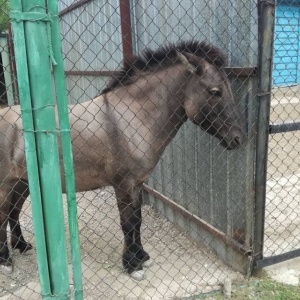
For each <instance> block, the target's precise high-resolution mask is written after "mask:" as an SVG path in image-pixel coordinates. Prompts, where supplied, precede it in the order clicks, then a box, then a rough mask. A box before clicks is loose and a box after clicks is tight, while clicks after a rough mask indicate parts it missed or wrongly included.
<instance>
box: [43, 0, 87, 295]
mask: <svg viewBox="0 0 300 300" xmlns="http://www.w3.org/2000/svg"><path fill="white" fill-rule="evenodd" d="M47 2H48V12H49V14H51V16H52V27H51V37H52V42H53V55H54V58H55V60H56V62H57V64H56V65H54V66H53V73H54V82H55V90H56V101H57V109H58V115H59V124H60V133H61V144H62V154H63V161H64V171H65V184H66V193H67V199H68V215H69V230H70V243H71V255H72V267H73V280H74V296H75V299H76V300H81V299H83V285H82V275H81V274H82V272H81V259H80V246H79V234H78V225H77V203H76V191H75V178H74V166H73V153H72V145H71V136H70V124H69V118H68V107H67V95H66V84H65V74H64V68H63V66H64V63H63V57H62V49H61V39H60V27H59V19H58V6H57V1H53V0H48V1H47Z"/></svg>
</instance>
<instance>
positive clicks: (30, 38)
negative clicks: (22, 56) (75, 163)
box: [11, 0, 69, 300]
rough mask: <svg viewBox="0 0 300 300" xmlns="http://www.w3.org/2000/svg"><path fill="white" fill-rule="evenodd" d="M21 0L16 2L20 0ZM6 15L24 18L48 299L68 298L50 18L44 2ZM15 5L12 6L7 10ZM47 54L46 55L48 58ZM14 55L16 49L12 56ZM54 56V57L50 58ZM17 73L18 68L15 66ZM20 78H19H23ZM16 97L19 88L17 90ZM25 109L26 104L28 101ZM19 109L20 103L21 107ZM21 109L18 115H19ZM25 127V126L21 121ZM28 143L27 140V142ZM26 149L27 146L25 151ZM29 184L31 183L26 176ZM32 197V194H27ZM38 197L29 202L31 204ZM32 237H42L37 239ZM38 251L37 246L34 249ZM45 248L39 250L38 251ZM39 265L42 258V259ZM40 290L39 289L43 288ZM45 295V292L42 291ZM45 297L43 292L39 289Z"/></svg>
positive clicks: (31, 3) (28, 3)
mask: <svg viewBox="0 0 300 300" xmlns="http://www.w3.org/2000/svg"><path fill="white" fill-rule="evenodd" d="M19 3H20V2H19ZM21 4H22V5H19V6H18V7H16V10H15V11H12V12H11V14H12V15H13V16H14V19H15V22H22V23H23V22H24V33H25V34H24V37H25V40H23V41H21V42H23V43H24V42H25V46H26V53H27V65H28V77H29V86H30V97H26V100H27V101H31V109H32V117H33V122H32V123H33V128H26V127H25V128H24V131H25V132H26V131H29V130H32V132H33V133H34V137H35V142H36V150H35V151H36V153H37V163H38V171H39V180H40V181H39V183H40V189H41V200H42V209H43V222H44V229H45V234H44V235H43V237H44V238H45V241H44V243H45V245H46V252H47V262H48V276H49V285H50V289H51V299H60V300H63V299H69V276H68V261H67V252H66V240H65V229H64V217H63V206H62V187H61V177H60V162H59V152H58V142H57V132H56V118H55V105H54V97H53V93H52V88H53V87H52V74H51V64H50V58H51V53H52V51H51V49H52V43H51V36H50V32H49V30H48V29H49V26H50V24H49V21H50V20H49V16H48V15H47V14H46V7H45V1H44V0H32V1H26V0H23V1H22V2H21ZM12 9H14V8H12ZM49 54H50V58H49ZM17 55H18V54H17V53H16V56H17ZM52 60H53V57H52ZM18 71H19V70H18ZM18 76H19V80H18V81H19V82H22V80H23V78H22V77H20V74H18ZM20 97H22V96H21V91H20ZM28 107H30V105H28ZM22 108H23V107H22ZM24 113H26V112H24V111H23V110H22V116H23V115H24ZM25 125H26V124H25ZM26 144H28V142H26ZM27 152H28V149H27ZM29 182H31V183H30V187H32V186H33V185H34V184H35V183H33V182H32V178H31V177H30V176H29ZM31 197H33V195H31ZM37 202H38V201H37V200H34V199H33V201H32V204H33V205H35V204H36V203H37ZM33 210H34V208H33ZM36 238H37V239H39V238H41V237H38V236H37V237H36ZM37 251H39V249H38V248H37ZM42 251H43V252H44V250H42ZM42 263H43V264H44V262H42ZM42 288H43V287H42ZM46 293H48V291H46ZM42 294H43V297H44V299H45V298H46V297H48V296H45V291H44V290H42Z"/></svg>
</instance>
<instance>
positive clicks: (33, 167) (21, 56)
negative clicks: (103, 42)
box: [10, 0, 51, 299]
mask: <svg viewBox="0 0 300 300" xmlns="http://www.w3.org/2000/svg"><path fill="white" fill-rule="evenodd" d="M14 11H19V12H20V11H22V3H21V0H11V1H10V12H14ZM11 24H12V30H13V33H14V35H13V36H14V49H15V61H16V70H17V76H18V88H19V97H20V103H21V115H22V124H23V135H24V142H25V155H26V165H27V173H28V178H29V180H28V181H29V189H30V196H31V210H32V217H33V227H34V232H35V247H36V255H37V263H38V271H39V278H40V286H41V292H42V295H43V299H50V297H51V287H50V278H49V269H48V257H47V251H46V237H45V229H44V216H43V206H42V200H41V191H40V179H39V172H38V161H37V153H36V142H35V133H34V124H33V115H32V105H31V93H30V88H29V77H28V66H27V50H26V44H25V42H24V41H25V34H24V23H23V22H17V21H15V20H12V21H11Z"/></svg>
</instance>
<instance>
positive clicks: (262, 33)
mask: <svg viewBox="0 0 300 300" xmlns="http://www.w3.org/2000/svg"><path fill="white" fill-rule="evenodd" d="M274 15H275V0H267V1H266V0H259V1H258V32H259V39H258V45H259V46H258V47H259V57H258V60H259V61H258V75H259V77H258V78H259V79H258V97H257V98H258V101H259V106H258V126H257V140H256V145H257V146H256V173H255V211H254V212H255V216H254V218H255V220H254V222H255V224H254V244H253V248H254V249H253V250H254V266H255V261H257V260H260V259H262V258H263V245H264V225H265V208H266V183H267V157H268V137H269V121H270V102H271V87H272V62H273V60H272V58H273V40H274V20H275V16H274Z"/></svg>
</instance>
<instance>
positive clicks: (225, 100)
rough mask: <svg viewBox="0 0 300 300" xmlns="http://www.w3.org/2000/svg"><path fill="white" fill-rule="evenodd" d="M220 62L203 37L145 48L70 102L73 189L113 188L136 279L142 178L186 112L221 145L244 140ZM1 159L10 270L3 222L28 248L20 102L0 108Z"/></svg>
mask: <svg viewBox="0 0 300 300" xmlns="http://www.w3.org/2000/svg"><path fill="white" fill-rule="evenodd" d="M223 66H224V55H223V54H222V53H221V51H220V50H219V49H217V48H215V47H213V46H211V45H209V44H207V43H204V42H196V41H192V42H180V43H178V44H171V45H168V46H165V47H161V48H159V49H158V50H156V51H152V50H146V51H144V52H143V53H142V54H141V55H140V56H136V57H133V58H132V59H131V60H130V61H127V62H126V64H125V67H124V68H123V69H122V70H121V71H120V72H119V75H117V76H116V77H115V78H114V79H113V80H112V81H111V82H110V83H109V84H108V87H107V88H106V89H104V90H103V92H102V93H101V95H100V96H98V97H96V98H95V99H93V100H91V101H88V102H84V103H81V104H76V105H70V106H69V112H70V124H71V135H72V144H73V154H74V164H75V177H76V189H77V191H87V190H93V189H98V188H101V187H104V186H108V185H111V186H113V187H114V189H115V192H116V197H117V203H118V208H119V212H120V218H121V227H122V230H123V233H124V237H125V248H124V254H123V265H124V267H125V269H126V270H127V272H128V273H129V274H131V275H132V277H133V278H135V279H141V278H143V271H142V268H143V265H145V264H147V263H148V262H149V255H148V253H147V252H146V251H145V250H144V249H143V246H142V242H141V235H140V227H141V223H142V216H141V203H142V199H141V189H142V185H143V183H144V181H145V180H146V179H147V178H148V176H149V175H150V173H151V171H152V170H153V168H154V167H155V165H156V164H157V162H158V160H159V158H160V156H161V155H162V153H163V151H164V149H165V148H166V146H167V145H168V144H169V143H170V142H171V140H172V139H173V138H174V136H175V134H176V133H177V131H178V130H179V128H180V127H181V126H182V124H183V123H184V122H185V121H186V120H187V119H190V120H191V121H192V122H193V123H195V124H196V125H198V126H200V127H201V128H202V129H204V130H205V131H207V132H208V133H209V134H211V135H214V136H216V137H217V138H218V139H219V140H220V144H221V145H223V146H224V147H226V148H227V149H235V148H237V147H238V146H239V145H240V143H241V141H242V139H243V133H242V130H241V126H240V124H239V122H238V119H239V115H238V114H237V113H236V109H235V103H234V100H233V95H232V91H231V87H230V83H229V81H228V79H227V76H226V74H225V72H224V70H223V69H222V68H223ZM0 163H1V174H0V182H1V184H0V205H1V206H0V224H1V227H0V264H1V266H2V269H3V270H4V271H11V270H12V261H11V259H10V256H9V251H8V246H7V233H6V229H7V224H8V223H9V225H10V228H11V232H12V234H11V245H12V247H13V248H18V249H19V250H20V252H22V253H23V252H26V251H27V250H29V249H31V248H32V246H31V245H30V244H29V243H28V242H26V241H25V240H24V237H23V235H22V231H21V228H20V224H19V214H20V211H21V208H22V205H23V203H24V200H25V199H26V198H27V197H28V195H29V190H28V178H27V172H26V163H25V155H24V142H23V134H22V122H21V118H20V107H19V106H13V107H10V108H6V109H3V110H1V115H0ZM62 177H63V176H62ZM63 186H64V184H63ZM95 201H98V199H95Z"/></svg>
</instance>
